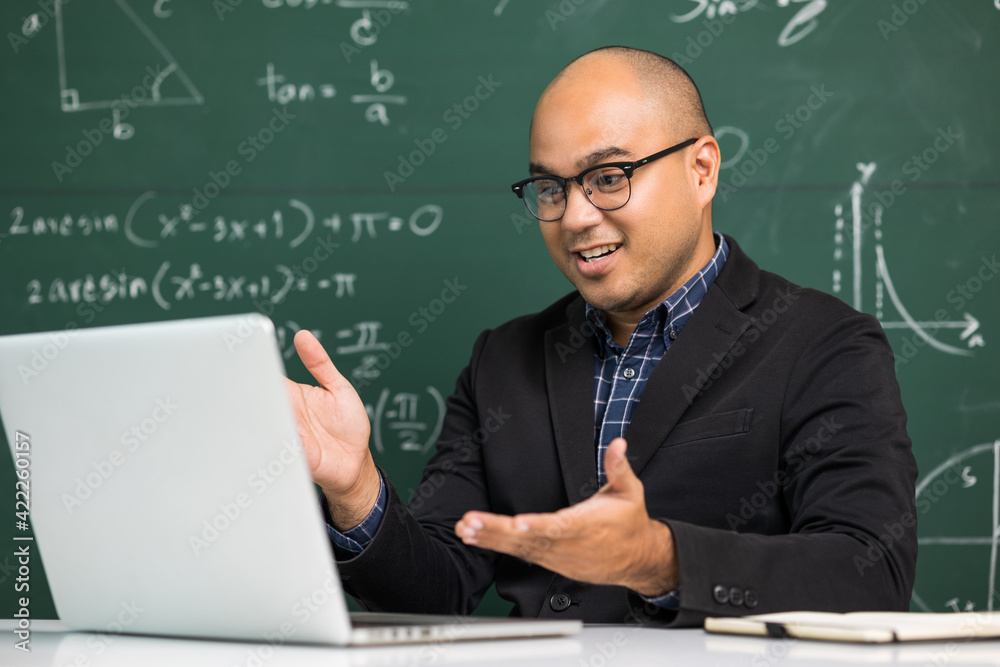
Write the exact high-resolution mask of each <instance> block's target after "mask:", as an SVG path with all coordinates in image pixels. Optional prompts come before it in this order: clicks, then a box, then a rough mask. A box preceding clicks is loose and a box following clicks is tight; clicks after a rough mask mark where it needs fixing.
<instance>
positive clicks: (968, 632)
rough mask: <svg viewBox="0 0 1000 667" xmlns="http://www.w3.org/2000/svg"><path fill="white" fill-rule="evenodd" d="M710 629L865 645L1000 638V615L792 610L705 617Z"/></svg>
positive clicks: (710, 630)
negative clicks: (749, 614)
mask: <svg viewBox="0 0 1000 667" xmlns="http://www.w3.org/2000/svg"><path fill="white" fill-rule="evenodd" d="M705 630H706V631H708V632H717V633H723V634H738V635H758V636H762V637H772V638H782V637H794V638H796V639H819V640H824V641H838V642H856V643H864V644H887V643H891V642H916V641H948V640H967V639H993V638H997V637H1000V614H996V613H993V612H989V611H986V612H961V613H954V614H951V613H949V614H921V613H908V612H887V611H869V612H852V613H847V614H837V613H830V612H817V611H792V612H778V613H774V614H758V615H754V616H742V617H733V618H706V619H705Z"/></svg>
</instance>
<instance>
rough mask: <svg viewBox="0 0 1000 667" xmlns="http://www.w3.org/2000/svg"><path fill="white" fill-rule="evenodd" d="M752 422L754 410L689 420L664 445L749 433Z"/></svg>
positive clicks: (747, 409) (675, 430) (678, 426)
mask: <svg viewBox="0 0 1000 667" xmlns="http://www.w3.org/2000/svg"><path fill="white" fill-rule="evenodd" d="M752 421H753V408H742V409H740V410H730V411H729V412H719V413H717V414H714V415H705V416H704V417H697V418H695V419H689V420H687V421H686V422H681V423H680V424H677V426H675V427H674V428H673V429H672V430H671V431H670V435H668V436H667V440H666V442H664V445H665V446H667V447H672V446H674V445H680V444H682V443H686V442H692V441H694V440H704V439H706V438H719V437H723V436H727V435H740V434H741V433H748V432H749V431H750V423H751V422H752Z"/></svg>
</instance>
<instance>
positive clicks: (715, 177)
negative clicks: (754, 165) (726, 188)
mask: <svg viewBox="0 0 1000 667" xmlns="http://www.w3.org/2000/svg"><path fill="white" fill-rule="evenodd" d="M692 152H693V153H694V162H693V167H694V178H695V197H696V199H697V201H698V204H699V205H700V206H701V207H702V208H704V207H705V206H708V205H709V204H710V203H711V202H712V197H714V196H715V189H716V187H717V186H718V184H719V169H720V166H721V164H722V153H721V151H719V142H717V141H716V140H715V137H713V136H710V135H707V136H704V137H702V138H701V139H699V140H698V142H697V143H695V145H694V146H692Z"/></svg>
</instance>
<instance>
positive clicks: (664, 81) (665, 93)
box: [539, 46, 713, 138]
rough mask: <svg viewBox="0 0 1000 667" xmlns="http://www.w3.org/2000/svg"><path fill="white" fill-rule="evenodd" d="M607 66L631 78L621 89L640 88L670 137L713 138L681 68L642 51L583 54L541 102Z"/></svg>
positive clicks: (617, 49)
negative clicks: (591, 72)
mask: <svg viewBox="0 0 1000 667" xmlns="http://www.w3.org/2000/svg"><path fill="white" fill-rule="evenodd" d="M609 66H610V67H620V68H621V70H622V72H623V74H624V75H626V76H627V75H631V77H632V79H633V81H631V82H628V81H624V80H623V81H622V85H629V84H631V83H634V84H637V85H638V86H639V87H640V89H641V90H642V92H643V97H644V98H645V99H648V101H649V104H650V109H651V110H652V112H653V114H654V119H655V122H658V123H661V124H662V125H661V127H663V129H665V130H666V131H667V132H668V133H669V134H670V135H673V136H677V137H681V138H687V137H700V136H705V135H711V134H713V132H712V126H711V124H710V123H709V122H708V117H707V116H706V115H705V106H704V104H703V103H702V100H701V94H700V93H699V92H698V87H697V86H696V85H695V83H694V81H693V80H692V79H691V77H690V76H689V75H688V73H687V72H686V71H684V68H683V67H681V66H680V65H678V64H677V63H675V62H674V61H673V60H671V59H669V58H665V57H663V56H661V55H659V54H657V53H653V52H652V51H643V50H642V49H633V48H629V47H625V46H605V47H602V48H600V49H596V50H594V51H590V52H588V53H585V54H583V55H582V56H580V57H578V58H576V59H575V60H573V61H572V62H571V63H570V64H568V65H567V66H566V67H564V68H563V69H562V71H561V72H559V74H557V75H556V77H555V78H554V79H553V80H552V82H551V83H550V84H549V85H548V87H547V88H546V89H545V92H544V93H542V100H544V98H545V96H546V95H547V94H548V93H550V92H552V91H555V90H557V89H559V88H560V87H563V86H566V85H574V83H577V82H579V81H585V80H587V78H588V72H589V71H591V70H592V69H593V68H594V67H601V68H602V69H603V68H605V67H609ZM542 100H539V104H541V101H542ZM637 111H638V110H637Z"/></svg>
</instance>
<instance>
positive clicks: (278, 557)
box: [0, 314, 581, 645]
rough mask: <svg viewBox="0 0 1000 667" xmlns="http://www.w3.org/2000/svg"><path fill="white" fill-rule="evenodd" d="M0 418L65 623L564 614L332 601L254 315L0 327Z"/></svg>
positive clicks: (513, 630) (313, 515)
mask: <svg viewBox="0 0 1000 667" xmlns="http://www.w3.org/2000/svg"><path fill="white" fill-rule="evenodd" d="M0 417H2V419H3V423H4V428H5V430H6V435H7V439H8V443H9V445H10V447H11V450H12V452H15V450H16V451H17V452H19V454H18V456H20V458H27V459H28V461H29V462H30V465H29V466H28V467H27V469H28V471H29V473H30V489H31V513H30V523H31V526H32V528H33V530H34V534H35V536H36V539H37V543H28V542H24V543H25V544H34V547H32V551H33V554H34V557H35V558H38V552H37V551H35V550H34V549H38V550H40V551H41V559H42V560H43V562H44V566H45V573H46V575H47V577H48V581H49V585H50V587H51V590H52V596H53V599H54V601H55V606H56V609H57V611H58V614H59V617H60V619H61V620H62V621H63V622H64V623H66V624H67V625H68V626H70V627H72V628H74V629H79V630H92V631H110V632H127V633H139V634H153V635H168V636H181V637H213V638H233V639H243V640H254V641H266V642H270V643H286V642H315V643H325V644H337V645H348V644H370V643H396V642H414V641H435V642H437V641H450V640H464V639H492V638H500V637H533V636H552V635H568V634H572V633H574V632H577V631H578V630H579V629H580V627H581V624H580V623H579V622H578V621H543V620H534V619H531V620H522V619H483V618H474V617H469V618H466V617H461V618H458V617H427V616H409V615H371V614H361V615H349V612H348V610H347V606H346V602H345V599H344V595H343V592H342V590H341V581H340V577H339V575H338V573H337V569H336V563H335V560H334V558H333V555H332V548H331V546H330V544H329V539H328V536H327V535H326V531H325V527H324V525H323V520H322V517H321V513H320V509H319V504H318V502H317V493H316V489H315V487H314V485H313V484H312V481H311V478H310V475H309V470H308V466H307V464H306V462H305V460H304V457H303V455H302V451H301V445H300V443H299V439H298V435H297V430H296V425H295V420H294V415H293V413H292V409H291V406H290V404H289V399H288V396H287V393H286V389H285V386H284V380H283V366H282V362H281V357H280V353H279V350H278V345H277V341H276V337H275V332H274V328H273V326H272V324H271V322H270V321H269V320H268V319H267V318H265V317H262V316H260V315H256V314H252V315H240V316H225V317H213V318H204V319H197V320H180V321H173V322H159V323H149V324H135V325H123V326H114V327H102V328H95V329H87V330H80V331H72V332H66V331H62V332H53V333H38V334H22V335H15V336H4V337H0ZM25 452H26V453H25ZM35 571H38V570H35ZM413 576H416V577H419V576H420V573H419V572H414V573H413Z"/></svg>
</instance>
